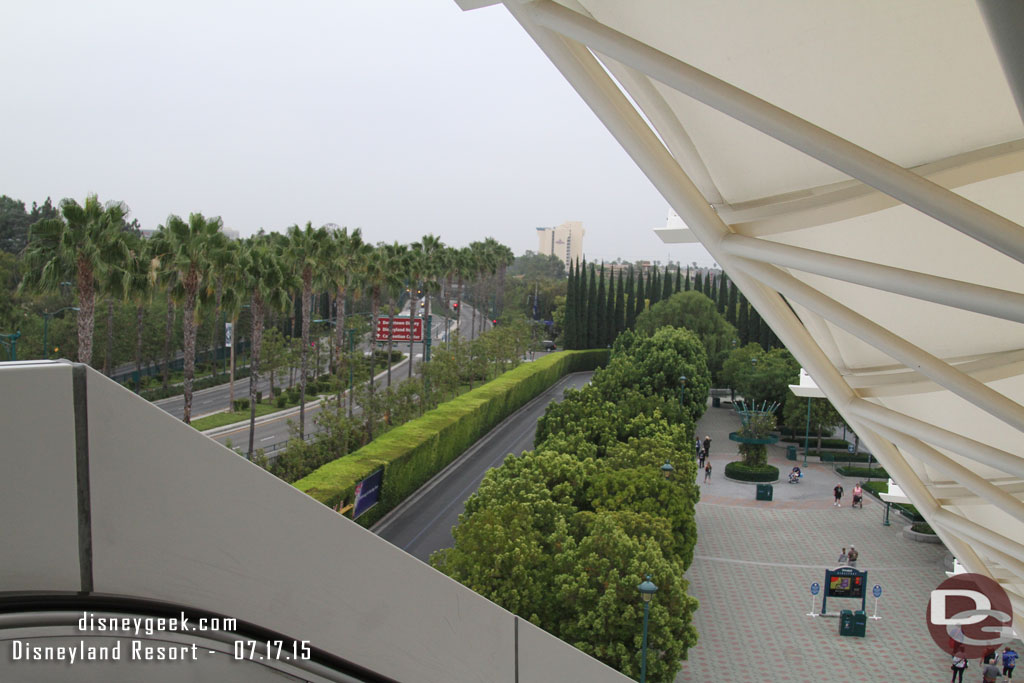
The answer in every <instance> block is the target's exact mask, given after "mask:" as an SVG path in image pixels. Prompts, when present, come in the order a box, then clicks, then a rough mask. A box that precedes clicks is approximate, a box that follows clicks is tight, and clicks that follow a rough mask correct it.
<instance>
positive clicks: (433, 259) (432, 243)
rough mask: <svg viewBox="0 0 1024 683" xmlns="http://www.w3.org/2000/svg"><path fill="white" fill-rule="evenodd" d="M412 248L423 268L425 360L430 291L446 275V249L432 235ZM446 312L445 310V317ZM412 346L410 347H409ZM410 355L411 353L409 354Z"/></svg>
mask: <svg viewBox="0 0 1024 683" xmlns="http://www.w3.org/2000/svg"><path fill="white" fill-rule="evenodd" d="M412 248H413V249H415V250H416V251H418V252H420V253H422V254H423V260H424V263H423V268H422V270H421V272H420V276H421V278H422V279H423V301H424V302H426V303H425V308H424V310H423V325H424V331H423V335H424V336H423V360H424V361H426V360H427V343H428V339H429V336H428V335H430V333H431V331H430V329H429V328H428V322H429V320H430V292H431V291H433V290H435V289H437V288H438V287H439V286H440V285H439V282H438V279H439V278H441V277H442V275H447V271H446V268H447V267H448V266H447V262H446V256H447V249H446V248H445V246H444V244H443V243H442V242H441V240H440V238H437V237H434V236H433V235H424V236H423V239H421V240H420V241H419V242H416V243H415V244H413V245H412ZM447 315H448V312H447V311H445V317H447ZM411 348H412V347H410V349H411ZM410 355H412V354H410ZM409 371H410V372H409V376H410V377H411V376H412V365H411V364H410V366H409Z"/></svg>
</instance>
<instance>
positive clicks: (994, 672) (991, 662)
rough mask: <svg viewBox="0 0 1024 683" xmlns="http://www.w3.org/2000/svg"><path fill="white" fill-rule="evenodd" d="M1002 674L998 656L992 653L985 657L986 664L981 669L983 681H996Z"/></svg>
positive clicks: (983, 682)
mask: <svg viewBox="0 0 1024 683" xmlns="http://www.w3.org/2000/svg"><path fill="white" fill-rule="evenodd" d="M1000 676H1001V674H1000V673H999V667H998V666H996V656H995V655H994V654H992V655H988V656H987V657H985V665H984V668H983V669H982V670H981V680H982V683H996V681H998V680H999V678H1000Z"/></svg>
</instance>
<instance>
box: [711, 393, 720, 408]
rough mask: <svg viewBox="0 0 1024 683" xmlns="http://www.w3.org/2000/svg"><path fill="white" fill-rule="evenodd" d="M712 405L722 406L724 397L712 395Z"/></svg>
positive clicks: (714, 406) (713, 406)
mask: <svg viewBox="0 0 1024 683" xmlns="http://www.w3.org/2000/svg"><path fill="white" fill-rule="evenodd" d="M711 407H712V408H721V407H722V399H720V398H719V397H717V396H712V397H711Z"/></svg>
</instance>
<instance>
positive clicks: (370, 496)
mask: <svg viewBox="0 0 1024 683" xmlns="http://www.w3.org/2000/svg"><path fill="white" fill-rule="evenodd" d="M383 478H384V468H381V469H379V470H377V471H376V472H374V473H373V474H371V475H370V476H368V477H367V478H366V479H363V480H362V481H361V482H359V483H358V484H356V491H355V509H354V510H353V511H352V519H356V518H358V517H359V515H361V514H363V513H364V512H366V511H367V510H369V509H370V508H372V507H373V506H374V505H376V504H377V501H378V500H380V482H381V479H383Z"/></svg>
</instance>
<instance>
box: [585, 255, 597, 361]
mask: <svg viewBox="0 0 1024 683" xmlns="http://www.w3.org/2000/svg"><path fill="white" fill-rule="evenodd" d="M600 313H601V304H600V302H599V301H598V300H597V270H596V269H595V268H594V264H593V263H591V264H590V285H589V286H588V287H587V345H586V346H585V347H583V348H586V349H592V348H594V347H595V346H597V318H598V316H599V315H600Z"/></svg>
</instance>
